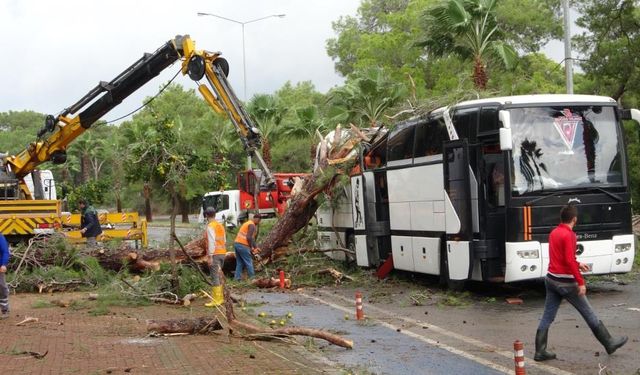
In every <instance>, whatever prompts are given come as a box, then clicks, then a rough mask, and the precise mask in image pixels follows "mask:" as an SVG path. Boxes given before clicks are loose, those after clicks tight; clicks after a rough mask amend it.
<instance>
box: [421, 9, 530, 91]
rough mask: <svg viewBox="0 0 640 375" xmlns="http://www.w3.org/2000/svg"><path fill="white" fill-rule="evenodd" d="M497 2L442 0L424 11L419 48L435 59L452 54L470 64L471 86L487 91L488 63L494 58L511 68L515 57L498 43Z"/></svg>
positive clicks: (508, 47) (510, 48)
mask: <svg viewBox="0 0 640 375" xmlns="http://www.w3.org/2000/svg"><path fill="white" fill-rule="evenodd" d="M495 5H496V0H444V1H442V2H440V3H439V4H437V5H436V6H434V7H432V8H430V9H428V10H427V11H426V12H425V17H424V18H425V27H424V28H425V33H426V39H425V41H423V42H421V43H419V45H421V46H423V47H425V49H426V52H427V53H428V54H430V55H432V56H434V57H440V56H446V55H449V54H455V55H458V56H459V57H461V58H463V59H470V60H472V61H473V74H472V76H473V83H474V85H475V87H476V88H477V89H479V90H485V89H486V88H487V82H488V80H489V77H488V75H487V66H486V64H487V62H488V61H489V60H490V59H492V58H494V59H497V60H498V61H500V62H502V64H504V66H505V67H507V68H508V69H510V68H511V67H512V66H513V65H515V62H516V59H517V57H518V54H517V52H516V51H515V49H513V47H511V46H509V45H507V44H505V43H503V42H501V41H500V40H499V39H498V38H499V37H500V31H499V29H498V25H497V22H496V17H495V13H494V9H495Z"/></svg>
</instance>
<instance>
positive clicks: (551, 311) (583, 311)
mask: <svg viewBox="0 0 640 375" xmlns="http://www.w3.org/2000/svg"><path fill="white" fill-rule="evenodd" d="M560 221H561V223H560V224H559V225H558V226H557V227H556V228H555V229H554V230H552V231H551V234H549V270H548V273H547V276H546V277H545V280H544V284H545V287H546V291H547V295H546V299H545V301H544V314H543V315H542V319H540V324H539V325H538V330H537V331H536V353H535V355H534V357H533V359H534V360H536V361H546V360H548V359H555V358H556V355H555V354H554V353H552V352H549V351H547V335H548V333H549V327H550V326H551V323H553V321H554V319H555V317H556V313H557V312H558V308H559V307H560V302H562V300H563V299H566V300H567V301H568V302H569V303H570V304H571V305H573V307H575V308H576V310H578V312H579V313H580V315H582V318H583V319H584V320H585V322H587V324H588V325H589V328H591V331H592V332H593V334H594V335H595V336H596V338H597V339H598V341H600V343H601V344H602V346H604V348H605V349H606V350H607V354H612V353H613V352H615V351H616V350H617V349H618V348H620V347H621V346H622V345H624V344H625V343H626V342H627V339H628V338H627V336H622V337H617V338H613V337H611V334H609V331H608V330H607V327H605V326H604V324H603V323H602V321H600V320H599V319H598V316H597V315H596V313H595V312H594V311H593V309H592V308H591V305H590V304H589V300H588V299H587V287H586V286H585V284H584V279H583V278H582V275H581V274H580V272H581V271H582V272H586V271H588V270H589V265H587V264H585V263H580V262H578V261H577V260H576V248H577V239H576V234H575V232H574V231H573V227H574V226H575V225H576V223H577V222H578V209H577V208H576V207H575V206H574V205H567V206H564V207H562V210H560Z"/></svg>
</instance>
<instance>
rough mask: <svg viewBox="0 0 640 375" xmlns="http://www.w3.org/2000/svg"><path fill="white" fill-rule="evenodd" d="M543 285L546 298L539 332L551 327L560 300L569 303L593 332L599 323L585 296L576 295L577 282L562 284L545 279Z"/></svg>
mask: <svg viewBox="0 0 640 375" xmlns="http://www.w3.org/2000/svg"><path fill="white" fill-rule="evenodd" d="M544 285H545V287H546V290H547V296H546V299H545V301H544V313H543V314H542V319H540V324H539V325H538V329H539V330H546V329H549V326H551V323H553V321H554V319H555V318H556V313H557V312H558V308H559V307H560V302H562V299H566V300H567V301H569V303H570V304H571V305H573V307H575V309H576V310H578V312H579V313H580V315H582V318H583V319H584V321H585V322H587V324H588V325H589V328H591V330H595V328H596V327H597V326H598V325H599V323H600V321H599V320H598V317H597V316H596V313H595V312H594V311H593V309H592V308H591V305H590V304H589V300H588V299H587V296H579V295H578V283H577V282H563V281H557V280H553V279H550V278H549V277H545V279H544Z"/></svg>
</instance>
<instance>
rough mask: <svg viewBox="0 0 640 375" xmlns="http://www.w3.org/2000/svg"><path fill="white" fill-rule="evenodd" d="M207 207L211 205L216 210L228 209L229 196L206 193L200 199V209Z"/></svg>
mask: <svg viewBox="0 0 640 375" xmlns="http://www.w3.org/2000/svg"><path fill="white" fill-rule="evenodd" d="M207 207H213V208H215V209H216V212H220V211H224V210H228V209H229V196H228V195H226V194H215V195H207V196H205V197H204V198H203V199H202V209H203V210H206V209H207Z"/></svg>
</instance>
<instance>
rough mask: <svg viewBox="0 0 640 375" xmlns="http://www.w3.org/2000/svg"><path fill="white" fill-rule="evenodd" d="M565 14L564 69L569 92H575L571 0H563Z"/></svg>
mask: <svg viewBox="0 0 640 375" xmlns="http://www.w3.org/2000/svg"><path fill="white" fill-rule="evenodd" d="M562 12H563V14H564V70H565V76H566V84H567V94H573V59H572V58H571V19H570V17H569V0H562Z"/></svg>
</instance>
